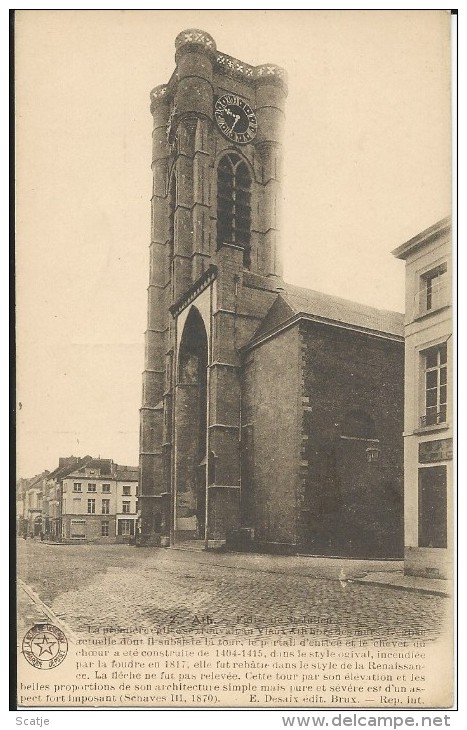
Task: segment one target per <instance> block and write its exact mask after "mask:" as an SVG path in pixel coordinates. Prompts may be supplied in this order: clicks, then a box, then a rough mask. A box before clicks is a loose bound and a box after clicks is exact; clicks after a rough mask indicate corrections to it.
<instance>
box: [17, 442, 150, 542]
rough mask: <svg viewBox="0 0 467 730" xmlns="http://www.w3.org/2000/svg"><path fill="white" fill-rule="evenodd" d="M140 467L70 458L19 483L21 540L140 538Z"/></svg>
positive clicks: (18, 513)
mask: <svg viewBox="0 0 467 730" xmlns="http://www.w3.org/2000/svg"><path fill="white" fill-rule="evenodd" d="M138 475H139V468H138V467H137V466H120V465H119V464H115V463H114V462H113V461H112V459H94V458H93V457H92V456H84V457H77V456H67V457H61V458H60V459H59V464H58V467H57V468H56V469H54V470H53V471H52V472H44V473H43V474H40V475H38V476H36V477H33V478H32V479H21V480H18V483H17V486H16V494H17V496H16V507H17V535H18V536H24V537H42V538H43V539H46V540H52V541H57V542H58V541H65V542H128V541H129V539H130V538H132V537H133V536H134V535H135V533H136V518H137V512H138Z"/></svg>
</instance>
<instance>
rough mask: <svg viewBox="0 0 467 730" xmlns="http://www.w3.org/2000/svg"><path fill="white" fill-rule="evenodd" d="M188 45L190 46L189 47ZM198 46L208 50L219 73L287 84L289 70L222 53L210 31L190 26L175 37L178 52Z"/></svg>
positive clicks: (253, 80) (252, 80)
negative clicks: (252, 63) (245, 60)
mask: <svg viewBox="0 0 467 730" xmlns="http://www.w3.org/2000/svg"><path fill="white" fill-rule="evenodd" d="M187 46H188V47H187ZM193 46H194V47H197V50H200V49H203V50H204V51H205V52H207V53H208V54H209V56H210V58H211V60H212V63H213V69H214V70H215V71H216V72H217V73H221V74H226V75H228V76H233V77H236V78H239V79H242V80H243V81H247V82H250V83H255V84H256V83H262V82H269V83H277V84H279V85H281V86H283V87H286V86H287V72H286V71H285V70H284V69H283V68H281V67H280V66H277V65H276V64H273V63H263V64H261V65H259V66H251V65H250V64H248V63H245V62H244V61H239V60H238V59H237V58H234V57H233V56H229V55H228V54H227V53H220V51H218V50H217V47H216V42H215V40H214V38H213V37H212V36H210V35H209V33H206V31H204V30H199V29H197V28H189V29H188V30H184V31H182V32H181V33H179V34H178V36H177V37H176V39H175V48H176V50H177V53H178V52H179V51H180V50H181V49H184V48H185V47H187V48H186V49H185V50H186V51H189V50H190V48H189V47H193Z"/></svg>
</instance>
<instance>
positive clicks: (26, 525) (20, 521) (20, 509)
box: [16, 471, 49, 537]
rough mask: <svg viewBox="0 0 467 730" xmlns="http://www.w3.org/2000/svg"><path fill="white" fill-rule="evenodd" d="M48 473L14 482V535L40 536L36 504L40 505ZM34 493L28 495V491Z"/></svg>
mask: <svg viewBox="0 0 467 730" xmlns="http://www.w3.org/2000/svg"><path fill="white" fill-rule="evenodd" d="M48 473H49V472H48V471H45V472H42V473H41V474H36V475H35V476H34V477H30V478H28V479H25V478H20V479H18V480H17V482H16V534H17V535H18V536H20V537H26V536H28V535H30V534H31V533H34V531H36V532H37V533H38V534H40V530H41V523H42V520H41V519H37V518H38V517H39V516H40V515H39V511H38V509H37V504H38V503H39V504H40V499H41V496H42V484H43V481H44V479H45V477H46V476H47V475H48ZM30 488H32V489H33V490H34V491H33V492H31V494H30V495H28V490H29V489H30Z"/></svg>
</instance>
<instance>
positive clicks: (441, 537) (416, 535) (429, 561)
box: [393, 218, 453, 578]
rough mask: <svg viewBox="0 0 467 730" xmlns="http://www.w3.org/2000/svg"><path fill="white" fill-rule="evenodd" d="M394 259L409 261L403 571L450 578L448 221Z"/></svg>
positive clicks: (422, 235)
mask: <svg viewBox="0 0 467 730" xmlns="http://www.w3.org/2000/svg"><path fill="white" fill-rule="evenodd" d="M393 254H394V256H396V257H397V258H399V259H403V260H404V261H405V262H406V316H405V432H404V436H405V459H404V461H405V572H406V573H409V574H413V575H426V576H433V577H444V578H446V577H449V576H450V575H451V571H452V567H451V562H452V555H453V489H452V484H453V462H452V444H453V404H452V398H451V390H452V336H451V335H452V304H451V286H452V285H451V220H450V218H445V219H443V220H441V221H439V222H438V223H435V225H433V226H431V228H427V229H426V230H425V231H422V232H421V233H420V234H418V235H417V236H415V237H414V238H411V239H410V240H409V241H407V242H406V243H404V244H403V245H402V246H399V247H398V248H396V249H395V250H394V251H393Z"/></svg>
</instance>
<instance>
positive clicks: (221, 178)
mask: <svg viewBox="0 0 467 730" xmlns="http://www.w3.org/2000/svg"><path fill="white" fill-rule="evenodd" d="M250 238H251V175H250V172H249V170H248V167H247V165H246V163H245V162H244V161H243V160H242V159H241V158H240V157H238V155H234V154H229V155H225V157H223V158H222V159H221V161H220V162H219V166H218V168H217V248H220V247H221V246H222V245H223V244H229V243H230V244H234V245H236V246H241V247H242V248H243V265H244V267H245V268H247V269H249V268H250Z"/></svg>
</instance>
